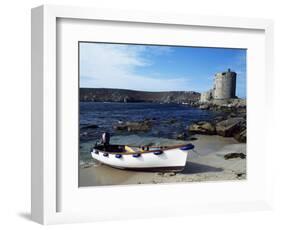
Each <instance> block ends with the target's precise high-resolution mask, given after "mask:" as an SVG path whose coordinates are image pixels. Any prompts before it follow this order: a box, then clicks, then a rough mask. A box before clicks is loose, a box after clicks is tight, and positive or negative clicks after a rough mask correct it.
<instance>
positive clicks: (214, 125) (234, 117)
mask: <svg viewBox="0 0 281 230" xmlns="http://www.w3.org/2000/svg"><path fill="white" fill-rule="evenodd" d="M189 106H193V107H197V108H199V109H202V110H213V111H219V112H222V113H223V115H219V116H217V117H215V118H214V119H213V120H212V121H204V120H200V121H196V122H194V123H192V124H190V125H189V126H188V127H186V131H185V132H182V133H178V135H177V137H176V139H178V140H189V139H190V138H191V139H192V135H194V134H202V135H219V136H222V137H234V138H235V139H236V140H237V141H238V142H241V143H246V139H247V124H246V123H247V122H246V102H245V100H241V99H234V100H228V102H225V101H224V102H216V103H199V102H196V103H191V104H189ZM155 119H156V118H152V119H145V120H141V121H126V122H123V121H120V122H119V123H118V124H114V125H113V128H114V129H115V130H117V131H128V132H147V131H149V130H150V129H151V128H152V125H153V121H154V120H155ZM176 122H177V120H175V119H171V120H169V121H167V122H166V123H167V124H173V123H176Z"/></svg>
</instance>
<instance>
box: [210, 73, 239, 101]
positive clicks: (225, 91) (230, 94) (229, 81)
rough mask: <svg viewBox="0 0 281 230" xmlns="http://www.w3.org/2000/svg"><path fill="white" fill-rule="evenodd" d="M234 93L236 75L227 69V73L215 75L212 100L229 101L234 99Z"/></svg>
mask: <svg viewBox="0 0 281 230" xmlns="http://www.w3.org/2000/svg"><path fill="white" fill-rule="evenodd" d="M235 91H236V73H235V72H232V71H231V70H230V69H228V71H227V72H222V73H217V74H216V75H215V81H214V89H213V98H214V99H218V100H220V99H229V98H235V97H236V95H235Z"/></svg>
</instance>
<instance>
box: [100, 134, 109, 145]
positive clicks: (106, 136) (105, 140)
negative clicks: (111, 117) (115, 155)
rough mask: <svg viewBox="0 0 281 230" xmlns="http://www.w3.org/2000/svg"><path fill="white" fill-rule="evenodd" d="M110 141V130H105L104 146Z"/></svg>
mask: <svg viewBox="0 0 281 230" xmlns="http://www.w3.org/2000/svg"><path fill="white" fill-rule="evenodd" d="M109 142H110V134H109V133H108V132H105V133H103V134H102V136H101V144H103V145H104V146H108V145H109Z"/></svg>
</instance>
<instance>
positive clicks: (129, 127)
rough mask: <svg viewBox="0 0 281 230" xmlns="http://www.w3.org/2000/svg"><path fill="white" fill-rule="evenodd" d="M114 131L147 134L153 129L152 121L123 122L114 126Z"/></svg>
mask: <svg viewBox="0 0 281 230" xmlns="http://www.w3.org/2000/svg"><path fill="white" fill-rule="evenodd" d="M113 128H114V129H116V130H119V131H128V132H147V131H149V130H150V129H151V122H150V121H147V120H145V121H127V122H121V123H118V124H116V125H114V126H113Z"/></svg>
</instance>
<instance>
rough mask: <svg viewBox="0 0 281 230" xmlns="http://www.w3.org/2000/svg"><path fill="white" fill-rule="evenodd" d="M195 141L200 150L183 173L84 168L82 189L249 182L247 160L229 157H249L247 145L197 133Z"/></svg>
mask: <svg viewBox="0 0 281 230" xmlns="http://www.w3.org/2000/svg"><path fill="white" fill-rule="evenodd" d="M193 137H195V138H196V140H194V141H192V143H193V144H194V145H195V150H196V151H190V153H189V155H188V158H187V163H186V166H185V168H184V170H183V171H182V172H178V173H173V172H168V173H162V172H133V171H127V170H120V169H115V168H111V167H109V166H106V165H100V164H97V165H95V164H87V165H81V166H80V170H79V186H81V187H82V186H83V187H84V186H105V185H129V184H159V183H175V182H199V181H226V180H242V179H246V159H245V158H244V159H242V158H240V157H237V156H236V157H235V158H231V159H225V157H224V156H225V155H227V154H232V153H242V154H245V155H246V143H239V142H238V141H237V140H235V139H234V138H233V137H222V136H217V135H200V134H196V135H194V136H193Z"/></svg>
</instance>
